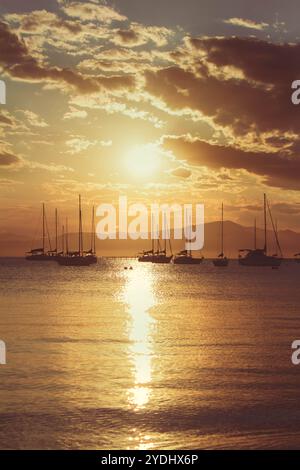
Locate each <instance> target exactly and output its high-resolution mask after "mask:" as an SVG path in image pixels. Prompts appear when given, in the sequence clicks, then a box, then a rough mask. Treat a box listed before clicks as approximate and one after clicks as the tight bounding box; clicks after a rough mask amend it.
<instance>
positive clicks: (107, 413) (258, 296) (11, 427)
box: [0, 259, 300, 450]
mask: <svg viewBox="0 0 300 470" xmlns="http://www.w3.org/2000/svg"><path fill="white" fill-rule="evenodd" d="M124 266H132V267H133V270H124ZM299 276H300V265H296V263H285V264H284V265H283V266H282V267H281V268H280V269H279V270H272V269H270V268H246V267H240V266H238V264H237V263H236V262H232V263H231V265H230V267H229V268H228V269H216V268H214V267H213V266H212V265H211V263H210V262H209V261H206V262H205V263H204V264H203V265H200V266H178V265H177V266H174V265H170V266H168V265H152V264H148V263H145V264H141V263H140V264H139V263H137V262H136V261H133V260H132V261H128V260H109V259H107V260H102V261H101V262H100V263H99V264H98V265H95V266H91V267H89V268H80V269H79V268H72V267H63V266H58V265H57V264H56V263H54V262H53V263H46V264H45V263H30V262H26V261H24V260H19V259H2V260H0V290H1V304H0V338H1V339H2V340H4V341H5V342H6V344H7V359H8V364H7V365H6V366H1V367H0V448H2V449H11V448H13V449H15V448H16V449H58V448H63V449H86V448H88V449H112V450H114V449H179V448H180V449H193V448H194V449H195V448H207V449H218V448H220V449H221V448H222V449H223V448H225V449H229V448H295V447H297V448H300V409H299V405H300V399H299V397H300V366H299V367H296V366H293V365H292V364H291V359H290V358H291V343H292V341H293V340H294V339H298V338H300V312H299V305H300V291H299Z"/></svg>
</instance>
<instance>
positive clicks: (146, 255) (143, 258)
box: [138, 240, 154, 263]
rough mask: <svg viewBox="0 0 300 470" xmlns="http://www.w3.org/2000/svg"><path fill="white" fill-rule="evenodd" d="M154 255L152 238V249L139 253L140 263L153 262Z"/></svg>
mask: <svg viewBox="0 0 300 470" xmlns="http://www.w3.org/2000/svg"><path fill="white" fill-rule="evenodd" d="M153 257H154V240H152V249H151V250H149V251H143V252H142V253H139V256H138V261H139V262H140V263H152V261H153Z"/></svg>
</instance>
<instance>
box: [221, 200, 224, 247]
mask: <svg viewBox="0 0 300 470" xmlns="http://www.w3.org/2000/svg"><path fill="white" fill-rule="evenodd" d="M223 224H224V206H223V203H222V222H221V253H222V256H223V253H224V227H223Z"/></svg>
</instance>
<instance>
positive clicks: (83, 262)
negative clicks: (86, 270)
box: [57, 256, 92, 266]
mask: <svg viewBox="0 0 300 470" xmlns="http://www.w3.org/2000/svg"><path fill="white" fill-rule="evenodd" d="M57 262H58V264H59V265H60V266H90V265H91V264H92V262H91V260H90V259H88V257H82V256H70V257H67V256H61V257H60V258H59V259H58V260H57Z"/></svg>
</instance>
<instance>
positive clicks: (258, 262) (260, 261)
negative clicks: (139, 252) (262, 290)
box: [239, 194, 282, 267]
mask: <svg viewBox="0 0 300 470" xmlns="http://www.w3.org/2000/svg"><path fill="white" fill-rule="evenodd" d="M267 206H268V210H269V215H270V219H271V222H272V227H273V231H274V235H275V240H276V244H277V247H278V249H279V252H280V254H281V257H279V256H278V255H277V254H275V255H268V254H267V252H268V247H267ZM264 235H265V243H264V248H262V249H258V248H255V249H254V250H251V249H242V250H239V251H240V253H244V255H241V254H240V255H239V264H241V265H242V266H270V267H273V266H280V265H281V262H282V251H281V247H280V244H279V240H278V234H277V231H276V228H275V226H274V222H273V217H272V213H271V210H270V206H269V204H267V197H266V194H264Z"/></svg>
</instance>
